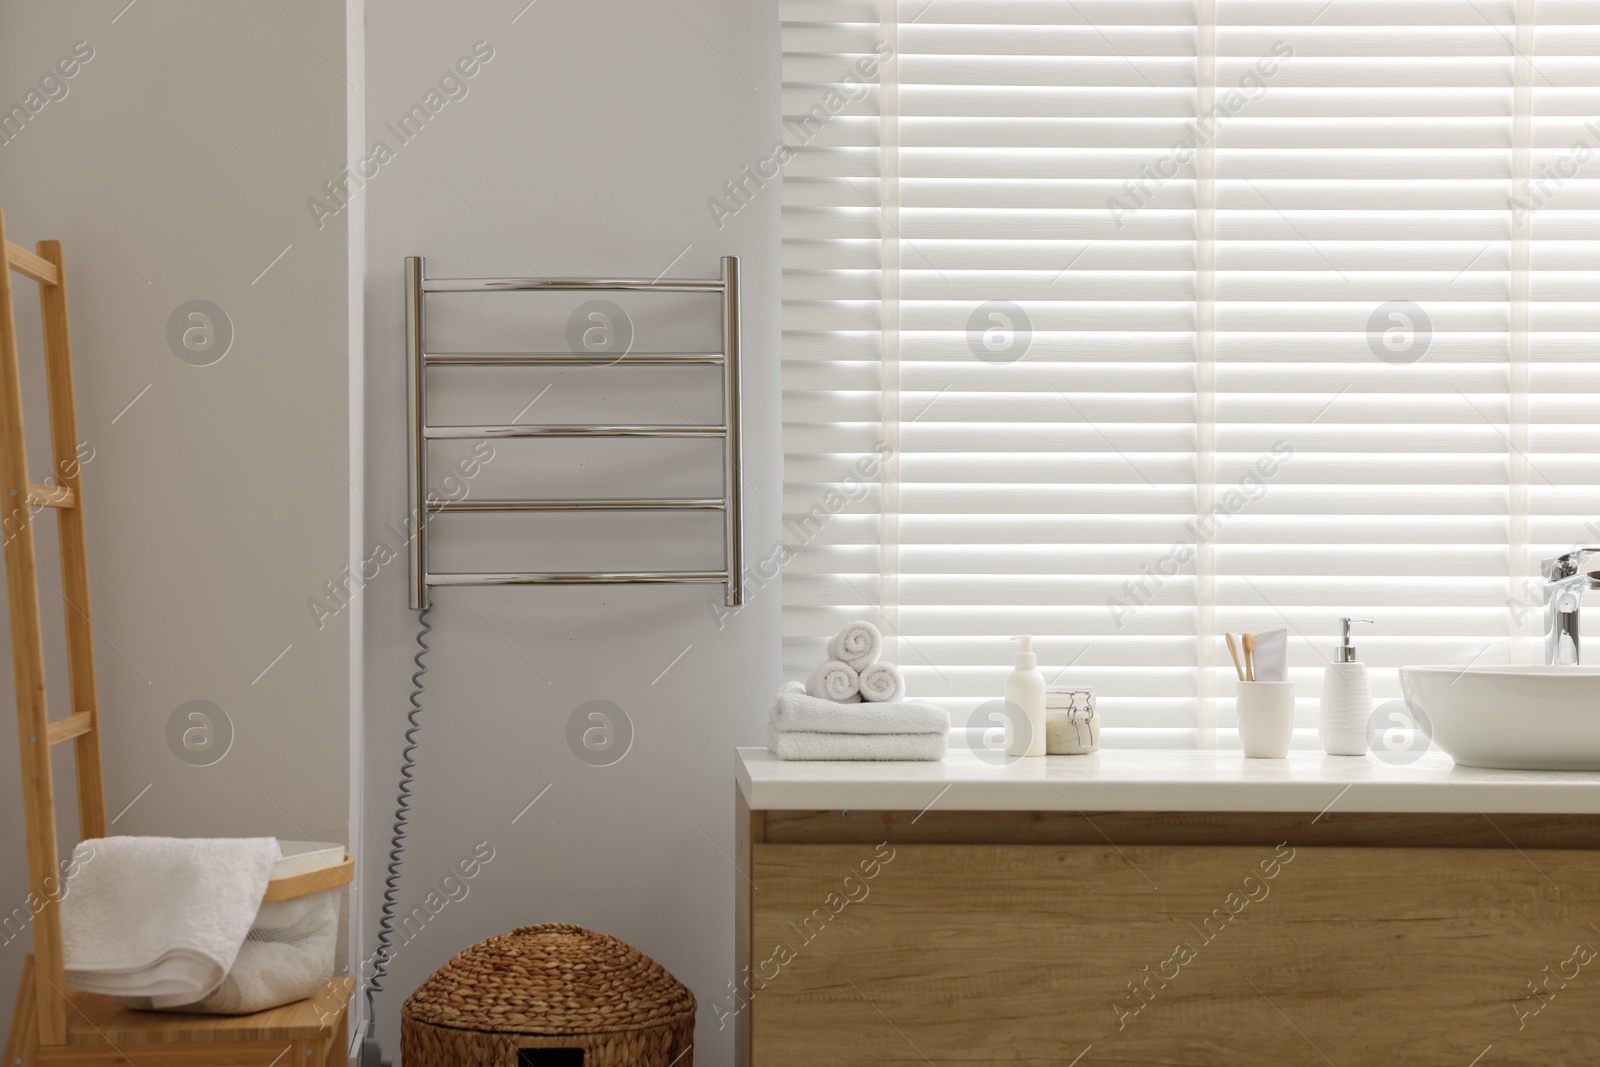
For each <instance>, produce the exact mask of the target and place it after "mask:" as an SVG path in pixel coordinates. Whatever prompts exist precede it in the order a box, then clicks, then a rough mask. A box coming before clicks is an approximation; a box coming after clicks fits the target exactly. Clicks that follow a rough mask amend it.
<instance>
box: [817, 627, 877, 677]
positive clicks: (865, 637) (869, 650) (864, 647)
mask: <svg viewBox="0 0 1600 1067" xmlns="http://www.w3.org/2000/svg"><path fill="white" fill-rule="evenodd" d="M881 655H883V634H881V633H879V632H878V628H877V627H876V626H874V625H872V624H871V623H870V622H866V621H865V620H862V619H857V620H856V621H855V622H853V623H851V624H850V625H849V626H846V627H845V628H844V629H842V630H840V631H839V632H838V633H837V634H834V635H833V640H831V641H829V642H828V657H829V658H830V659H836V660H838V661H839V662H841V663H847V664H849V665H850V666H851V667H852V668H854V669H855V670H858V671H859V670H861V669H862V668H864V667H866V666H867V665H868V664H871V663H876V662H877V661H878V657H879V656H881Z"/></svg>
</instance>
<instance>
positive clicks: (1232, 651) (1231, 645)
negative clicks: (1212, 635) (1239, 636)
mask: <svg viewBox="0 0 1600 1067" xmlns="http://www.w3.org/2000/svg"><path fill="white" fill-rule="evenodd" d="M1222 636H1223V637H1225V638H1227V639H1228V655H1230V656H1232V657H1233V669H1234V671H1235V672H1236V673H1237V674H1238V675H1239V681H1241V682H1242V681H1244V666H1243V664H1241V663H1240V662H1239V646H1238V644H1237V643H1235V642H1234V640H1233V634H1231V633H1225V634H1223V635H1222Z"/></svg>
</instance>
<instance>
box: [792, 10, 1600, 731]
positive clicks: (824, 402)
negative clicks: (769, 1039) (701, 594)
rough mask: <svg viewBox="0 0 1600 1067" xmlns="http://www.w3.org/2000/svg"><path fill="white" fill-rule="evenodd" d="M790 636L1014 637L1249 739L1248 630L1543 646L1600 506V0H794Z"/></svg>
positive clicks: (962, 640)
mask: <svg viewBox="0 0 1600 1067" xmlns="http://www.w3.org/2000/svg"><path fill="white" fill-rule="evenodd" d="M781 11H782V19H783V48H784V94H783V99H784V111H785V122H784V130H785V133H784V141H785V149H784V151H783V152H782V153H781V156H782V158H783V160H784V184H783V234H784V244H783V278H784V281H783V300H784V304H783V390H784V448H785V498H784V500H785V504H784V506H785V530H786V533H785V541H786V547H785V550H784V556H785V558H786V559H787V565H786V566H785V569H784V577H783V598H784V608H783V619H784V622H783V625H784V634H785V637H784V641H785V662H786V667H787V669H788V670H789V671H790V673H791V676H793V677H801V676H803V675H804V673H805V672H806V671H807V670H808V669H809V668H810V667H811V666H813V665H815V663H816V662H818V661H819V660H820V659H821V658H822V655H823V645H824V641H825V639H826V637H827V636H828V635H829V634H831V633H833V632H834V631H835V630H836V629H837V628H838V627H839V626H840V625H842V624H843V623H844V622H845V621H847V620H849V619H851V618H856V617H865V618H869V619H872V620H874V621H876V622H877V623H878V624H879V625H880V627H881V628H882V629H883V630H884V633H885V635H886V637H887V638H888V639H889V648H890V652H891V655H893V656H896V657H898V660H899V662H900V663H901V664H902V666H903V668H904V670H905V672H906V674H907V678H908V682H909V686H910V689H911V691H912V692H913V693H914V694H916V695H919V696H926V697H929V698H931V699H934V700H936V701H938V702H941V703H943V704H945V705H946V706H947V707H949V708H950V709H951V711H952V712H953V714H954V717H955V719H956V720H957V722H962V721H965V720H966V718H967V716H968V715H969V714H970V713H972V711H973V710H974V709H975V708H976V707H977V706H978V705H979V704H981V703H982V702H984V701H986V700H990V699H993V698H996V697H998V696H1000V695H1001V693H1002V688H1003V683H1004V677H1005V674H1006V673H1007V671H1008V670H1009V668H1010V663H1011V654H1012V652H1011V645H1010V643H1009V642H1007V641H1006V640H1005V638H1006V637H1007V636H1008V635H1010V634H1015V633H1031V634H1033V635H1035V637H1036V648H1037V649H1038V651H1039V658H1040V663H1041V669H1042V670H1044V672H1045V675H1046V678H1047V680H1050V679H1056V680H1059V681H1060V682H1063V683H1066V682H1077V683H1083V684H1091V685H1094V686H1095V687H1096V691H1097V694H1098V700H1099V707H1100V714H1101V716H1102V721H1103V723H1104V724H1105V732H1106V738H1107V741H1108V743H1113V742H1115V743H1124V744H1139V743H1146V744H1165V745H1170V744H1195V743H1199V744H1211V743H1217V742H1218V739H1219V734H1218V732H1217V731H1218V728H1220V730H1221V733H1220V743H1224V744H1226V743H1228V736H1229V735H1228V731H1229V730H1230V729H1231V728H1232V727H1233V725H1234V723H1235V720H1234V718H1233V712H1232V694H1233V686H1232V682H1231V678H1232V666H1231V663H1230V661H1229V659H1228V655H1227V652H1226V651H1225V649H1224V648H1223V645H1222V641H1221V635H1222V633H1223V631H1227V630H1232V631H1244V630H1254V631H1261V630H1267V629H1273V628H1277V627H1286V628H1288V630H1289V662H1290V677H1291V679H1292V680H1293V681H1295V682H1296V683H1297V685H1296V691H1297V695H1298V703H1297V713H1296V722H1297V726H1299V727H1301V728H1309V727H1313V726H1314V725H1315V714H1316V703H1317V696H1318V693H1319V690H1320V685H1321V676H1322V668H1323V666H1324V664H1325V663H1326V662H1327V660H1328V659H1329V658H1331V656H1332V654H1333V649H1334V646H1335V645H1336V643H1337V639H1336V637H1335V634H1336V633H1337V620H1338V618H1339V617H1340V616H1345V615H1350V616H1356V617H1359V618H1367V619H1373V620H1375V624H1374V625H1372V626H1370V627H1366V628H1365V632H1358V637H1357V643H1358V647H1359V648H1360V650H1361V653H1362V656H1361V658H1362V659H1363V660H1365V661H1366V662H1367V663H1368V664H1369V665H1370V666H1371V667H1372V678H1373V685H1374V691H1375V694H1376V695H1377V696H1378V697H1379V698H1380V699H1383V698H1393V697H1398V696H1399V687H1398V678H1397V675H1396V671H1395V668H1396V667H1398V666H1400V665H1402V664H1406V663H1430V662H1431V663H1452V662H1453V663H1467V662H1479V663H1494V662H1508V661H1512V662H1516V661H1530V660H1537V658H1538V656H1539V654H1540V651H1539V650H1540V644H1539V640H1538V638H1539V634H1540V632H1541V626H1542V621H1541V618H1540V609H1539V600H1538V592H1537V587H1536V585H1534V584H1532V583H1531V581H1530V579H1531V576H1532V575H1534V574H1535V573H1536V572H1537V565H1538V560H1539V559H1540V558H1541V556H1544V555H1550V554H1554V553H1556V552H1559V551H1565V550H1566V549H1567V548H1569V547H1571V546H1572V545H1574V544H1576V543H1583V542H1596V543H1600V433H1597V427H1596V421H1597V408H1596V403H1595V401H1596V398H1597V393H1600V361H1597V360H1596V358H1595V357H1596V341H1597V340H1600V336H1597V335H1600V310H1597V307H1600V305H1597V304H1596V298H1597V296H1600V285H1597V283H1600V161H1597V160H1596V158H1595V157H1596V155H1597V154H1600V62H1597V61H1596V60H1597V55H1600V2H1595V0H1545V2H1535V0H1331V2H1330V0H1198V2H1196V0H1186V2H1185V0H1072V2H1066V0H1061V2H1056V0H900V2H896V0H783V3H782V7H781Z"/></svg>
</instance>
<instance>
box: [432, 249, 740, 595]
mask: <svg viewBox="0 0 1600 1067" xmlns="http://www.w3.org/2000/svg"><path fill="white" fill-rule="evenodd" d="M405 287H406V392H407V422H408V424H409V429H410V440H411V451H410V457H409V460H410V462H409V465H408V466H409V488H410V492H409V496H410V503H411V510H410V513H409V514H410V516H411V519H412V521H413V522H414V523H415V524H416V533H415V535H414V536H413V537H412V538H411V545H410V553H411V555H410V564H411V607H412V609H413V610H416V611H420V610H421V609H423V608H425V607H428V606H429V605H430V604H431V602H432V592H431V590H432V587H434V586H468V585H471V586H480V585H624V584H650V585H654V584H668V583H676V582H698V583H717V582H720V583H723V585H724V586H725V587H726V593H727V596H726V601H727V605H728V606H729V607H735V606H737V605H739V604H740V603H742V602H743V600H744V588H743V582H742V580H741V576H742V571H743V549H744V545H743V537H744V530H743V521H742V519H743V501H742V495H741V493H740V479H741V477H742V475H741V469H742V466H743V463H742V460H743V443H742V436H741V434H740V428H739V416H740V397H739V259H738V257H737V256H724V257H723V258H722V276H721V277H720V278H711V279H698V278H679V279H671V278H655V279H649V278H429V277H427V275H426V274H425V273H424V267H423V259H422V257H421V256H407V257H406V261H405ZM592 290H609V291H641V290H643V291H649V292H665V293H716V294H718V295H720V296H721V298H722V351H720V352H710V353H650V354H641V355H628V356H625V357H623V358H622V359H620V360H616V361H608V362H606V363H598V362H596V361H594V360H592V359H590V358H588V357H586V356H583V355H581V354H573V353H560V352H432V351H429V349H428V343H427V318H426V313H425V311H424V301H425V299H426V298H427V297H429V296H432V295H443V294H448V293H516V292H587V291H592ZM696 364H716V365H720V366H721V367H722V386H723V389H722V397H723V399H722V423H721V424H720V425H716V426H696V425H673V424H667V425H656V426H620V425H619V426H606V425H602V426H555V425H522V424H513V425H504V426H436V425H434V424H432V423H430V422H428V374H427V372H428V368H429V367H583V366H619V367H620V366H628V365H632V366H637V367H661V366H684V365H696ZM509 437H671V438H683V437H705V438H718V437H720V438H722V439H723V449H722V460H723V462H722V496H721V497H720V498H716V499H615V500H609V499H606V500H542V499H539V500H471V499H463V500H447V499H443V498H440V497H438V496H431V497H430V495H429V493H428V442H429V441H436V440H452V439H453V440H479V439H489V438H509ZM494 511H535V512H590V511H721V512H722V513H723V555H722V560H723V567H722V570H720V571H603V572H594V573H575V572H555V573H539V572H523V573H516V572H511V573H495V572H456V573H442V574H441V573H434V572H433V571H432V570H430V569H429V567H428V519H429V516H430V515H432V514H436V513H439V512H494Z"/></svg>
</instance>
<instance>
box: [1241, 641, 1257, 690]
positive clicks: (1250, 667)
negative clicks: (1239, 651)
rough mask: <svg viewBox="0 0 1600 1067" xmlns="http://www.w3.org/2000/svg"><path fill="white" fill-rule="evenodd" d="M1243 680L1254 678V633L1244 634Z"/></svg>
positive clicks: (1253, 679) (1249, 680) (1248, 680)
mask: <svg viewBox="0 0 1600 1067" xmlns="http://www.w3.org/2000/svg"><path fill="white" fill-rule="evenodd" d="M1244 680H1245V681H1247V682H1253V681H1255V680H1256V635H1255V634H1245V635H1244Z"/></svg>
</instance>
